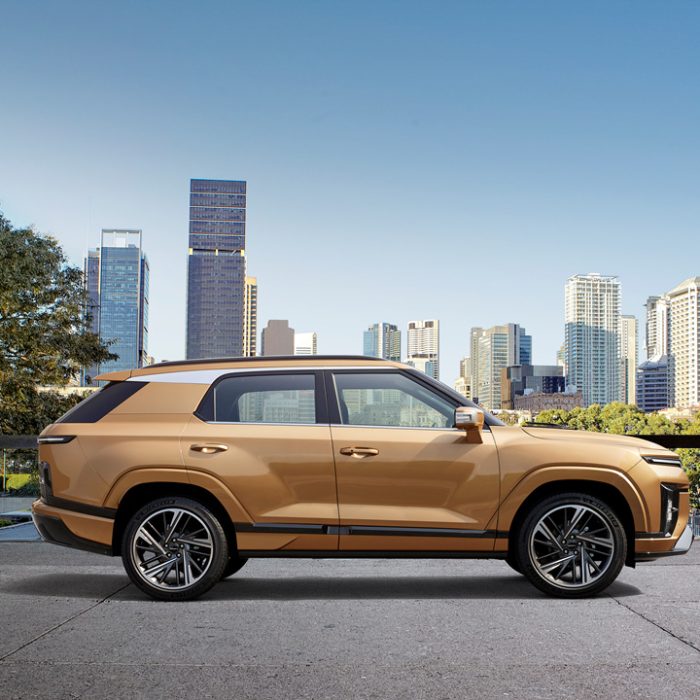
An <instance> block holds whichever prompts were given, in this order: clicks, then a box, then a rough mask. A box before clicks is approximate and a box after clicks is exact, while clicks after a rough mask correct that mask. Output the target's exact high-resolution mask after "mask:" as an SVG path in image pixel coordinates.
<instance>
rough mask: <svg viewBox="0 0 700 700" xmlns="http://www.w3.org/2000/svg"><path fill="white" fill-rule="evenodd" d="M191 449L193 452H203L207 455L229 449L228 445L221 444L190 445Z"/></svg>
mask: <svg viewBox="0 0 700 700" xmlns="http://www.w3.org/2000/svg"><path fill="white" fill-rule="evenodd" d="M190 449H191V450H192V451H193V452H202V453H204V454H205V455H213V454H214V453H215V452H226V450H228V445H219V444H214V443H212V444H209V443H207V444H204V445H190Z"/></svg>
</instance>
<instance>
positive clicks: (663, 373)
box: [636, 355, 669, 413]
mask: <svg viewBox="0 0 700 700" xmlns="http://www.w3.org/2000/svg"><path fill="white" fill-rule="evenodd" d="M636 404H637V406H638V407H639V409H640V410H642V411H644V412H645V413H651V412H652V411H660V410H662V409H664V408H668V406H669V402H668V355H657V356H656V359H650V360H647V361H646V362H642V364H641V365H639V368H638V369H637V395H636Z"/></svg>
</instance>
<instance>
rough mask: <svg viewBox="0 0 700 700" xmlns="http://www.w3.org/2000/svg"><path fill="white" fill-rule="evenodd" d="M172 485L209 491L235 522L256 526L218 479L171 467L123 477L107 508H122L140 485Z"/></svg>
mask: <svg viewBox="0 0 700 700" xmlns="http://www.w3.org/2000/svg"><path fill="white" fill-rule="evenodd" d="M156 483H170V484H183V485H186V486H198V487H199V488H201V489H204V490H205V491H207V492H209V493H210V494H211V495H212V496H213V497H214V498H216V499H217V500H218V501H219V503H221V505H222V506H223V508H224V510H225V511H226V512H227V513H228V516H229V517H230V518H231V522H234V523H245V522H248V523H252V522H253V519H252V518H251V517H250V515H249V514H248V512H247V511H246V510H245V508H244V507H243V506H242V505H241V503H240V501H239V500H238V499H237V498H236V497H235V496H234V495H233V493H231V491H230V490H229V489H228V488H227V487H226V486H225V485H224V484H223V483H222V482H221V481H219V479H217V478H216V477H214V476H212V475H211V474H206V473H204V472H200V471H196V470H189V469H183V468H167V467H163V468H161V467H156V468H153V467H144V468H143V469H138V468H137V469H132V470H131V471H128V472H126V473H125V474H122V475H121V476H120V477H119V479H117V481H116V482H115V483H114V485H113V486H112V488H111V489H110V491H109V493H108V494H107V498H106V499H105V503H104V505H105V507H107V508H115V509H116V508H118V507H119V504H120V503H121V501H122V499H123V498H124V496H125V494H126V493H127V492H128V491H130V490H131V489H132V488H134V487H136V486H143V485H144V484H156Z"/></svg>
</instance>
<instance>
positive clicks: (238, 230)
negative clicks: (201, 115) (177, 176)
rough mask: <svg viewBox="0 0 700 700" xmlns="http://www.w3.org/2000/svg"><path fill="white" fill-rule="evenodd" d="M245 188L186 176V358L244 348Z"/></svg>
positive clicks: (232, 354)
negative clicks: (188, 209) (187, 220)
mask: <svg viewBox="0 0 700 700" xmlns="http://www.w3.org/2000/svg"><path fill="white" fill-rule="evenodd" d="M246 189H247V185H246V182H245V181H240V180H191V181H190V227H189V258H188V270H187V358H188V359H199V358H208V357H240V356H241V355H242V354H243V346H244V341H245V326H246V324H245V312H246V303H245V281H246V262H245V223H246Z"/></svg>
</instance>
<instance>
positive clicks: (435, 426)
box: [328, 370, 499, 552]
mask: <svg viewBox="0 0 700 700" xmlns="http://www.w3.org/2000/svg"><path fill="white" fill-rule="evenodd" d="M331 375H332V376H331V377H329V381H328V383H329V384H330V386H331V387H332V388H333V390H332V391H331V392H329V402H333V401H335V402H336V403H337V412H336V415H335V417H334V419H333V423H334V424H333V425H332V426H331V432H332V437H333V453H334V456H335V464H336V475H337V484H338V510H339V517H340V543H339V547H340V549H341V550H342V549H344V550H354V551H369V550H373V551H396V550H404V551H408V550H410V551H417V552H418V551H446V550H453V551H489V550H492V549H493V545H494V540H495V535H496V533H495V532H494V531H493V530H491V529H490V528H492V527H495V521H496V518H495V516H496V512H497V508H498V497H499V467H498V454H497V451H496V447H495V444H494V440H493V437H492V435H491V433H490V431H489V430H488V428H485V429H484V430H483V432H482V438H483V442H482V443H481V444H471V443H469V442H467V440H466V437H465V433H464V431H462V430H457V429H455V428H454V427H453V423H454V409H455V407H456V405H458V404H457V402H456V401H453V400H452V399H450V398H448V396H447V395H443V394H441V393H440V392H439V391H437V390H435V389H434V388H432V387H431V386H430V385H429V384H426V383H423V382H421V381H420V380H419V379H417V378H414V377H413V375H412V374H411V373H408V372H404V371H401V370H395V371H393V370H390V371H384V370H372V371H367V370H357V371H352V370H348V371H342V370H339V371H335V372H332V373H331ZM333 408H334V407H333ZM331 416H333V412H331Z"/></svg>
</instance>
